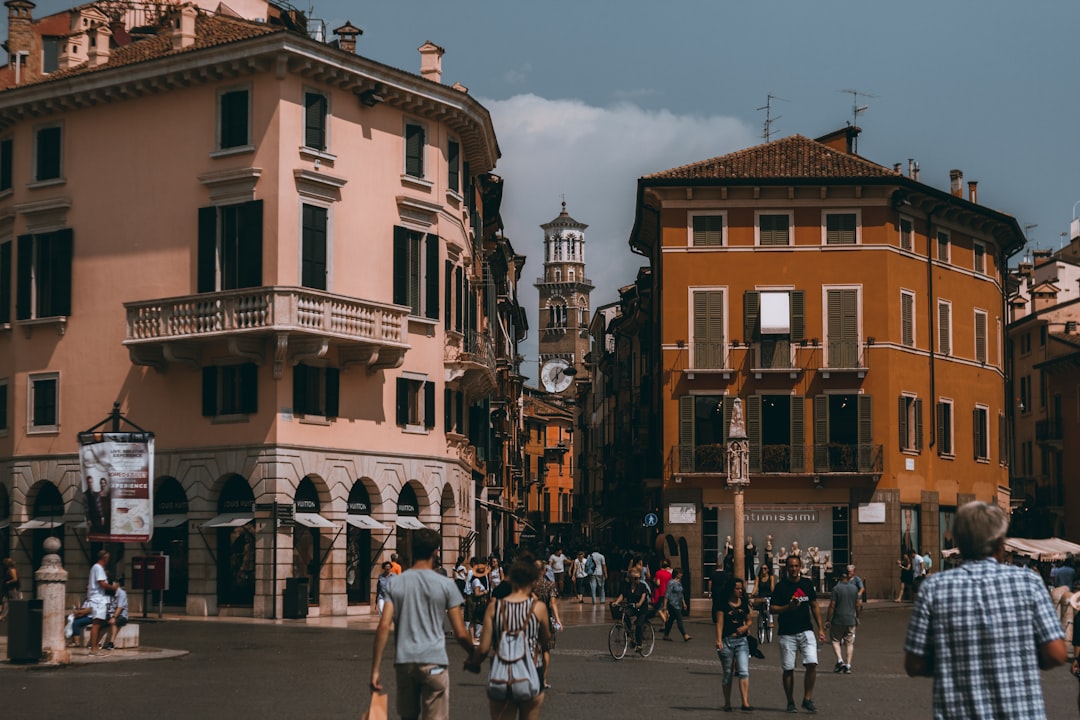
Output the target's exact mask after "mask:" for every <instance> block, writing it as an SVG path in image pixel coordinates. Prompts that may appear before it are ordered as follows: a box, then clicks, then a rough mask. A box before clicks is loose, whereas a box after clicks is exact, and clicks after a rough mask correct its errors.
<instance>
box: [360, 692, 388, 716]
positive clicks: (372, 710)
mask: <svg viewBox="0 0 1080 720" xmlns="http://www.w3.org/2000/svg"><path fill="white" fill-rule="evenodd" d="M360 720H386V693H379V692H377V693H372V694H371V705H369V706H368V709H367V711H366V712H365V713H364V714H363V715H361V716H360Z"/></svg>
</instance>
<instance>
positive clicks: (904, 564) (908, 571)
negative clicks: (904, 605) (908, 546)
mask: <svg viewBox="0 0 1080 720" xmlns="http://www.w3.org/2000/svg"><path fill="white" fill-rule="evenodd" d="M896 564H897V565H899V566H900V592H899V594H897V596H896V600H895V601H894V602H903V601H904V598H905V597H908V598H912V599H914V597H915V596H914V594H913V592H912V581H913V579H914V576H913V575H912V566H911V553H904V554H903V555H901V556H900V559H899V560H897V561H896Z"/></svg>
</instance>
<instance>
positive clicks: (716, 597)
mask: <svg viewBox="0 0 1080 720" xmlns="http://www.w3.org/2000/svg"><path fill="white" fill-rule="evenodd" d="M724 560H725V558H724V552H723V551H721V552H719V553H717V555H716V567H715V568H713V571H712V572H711V573H709V594H710V595H711V596H712V613H711V617H712V622H713V625H715V624H716V612H717V610H719V609H720V605H721V604H723V602H725V601H726V598H721V597H720V596H721V594H722V593H723V590H724V588H725V587H727V584H728V583H729V582H731V581H732V580H733V579H734V578H735V573H734V572H732V571H731V570H729V569H727V567H726V563H725V562H724Z"/></svg>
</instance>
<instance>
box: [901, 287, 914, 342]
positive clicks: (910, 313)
mask: <svg viewBox="0 0 1080 720" xmlns="http://www.w3.org/2000/svg"><path fill="white" fill-rule="evenodd" d="M900 342H901V343H902V344H903V345H904V347H915V293H913V292H910V291H908V290H901V291H900Z"/></svg>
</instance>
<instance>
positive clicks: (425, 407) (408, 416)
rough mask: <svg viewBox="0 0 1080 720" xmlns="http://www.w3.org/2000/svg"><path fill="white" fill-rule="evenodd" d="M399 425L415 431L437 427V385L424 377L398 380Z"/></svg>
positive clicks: (400, 378)
mask: <svg viewBox="0 0 1080 720" xmlns="http://www.w3.org/2000/svg"><path fill="white" fill-rule="evenodd" d="M397 424H398V425H401V426H402V427H405V428H409V429H415V430H419V429H420V428H427V429H428V430H430V429H431V428H433V427H435V383H433V382H431V381H430V380H428V379H427V378H426V377H422V376H421V377H411V376H410V377H399V378H398V379H397Z"/></svg>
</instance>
